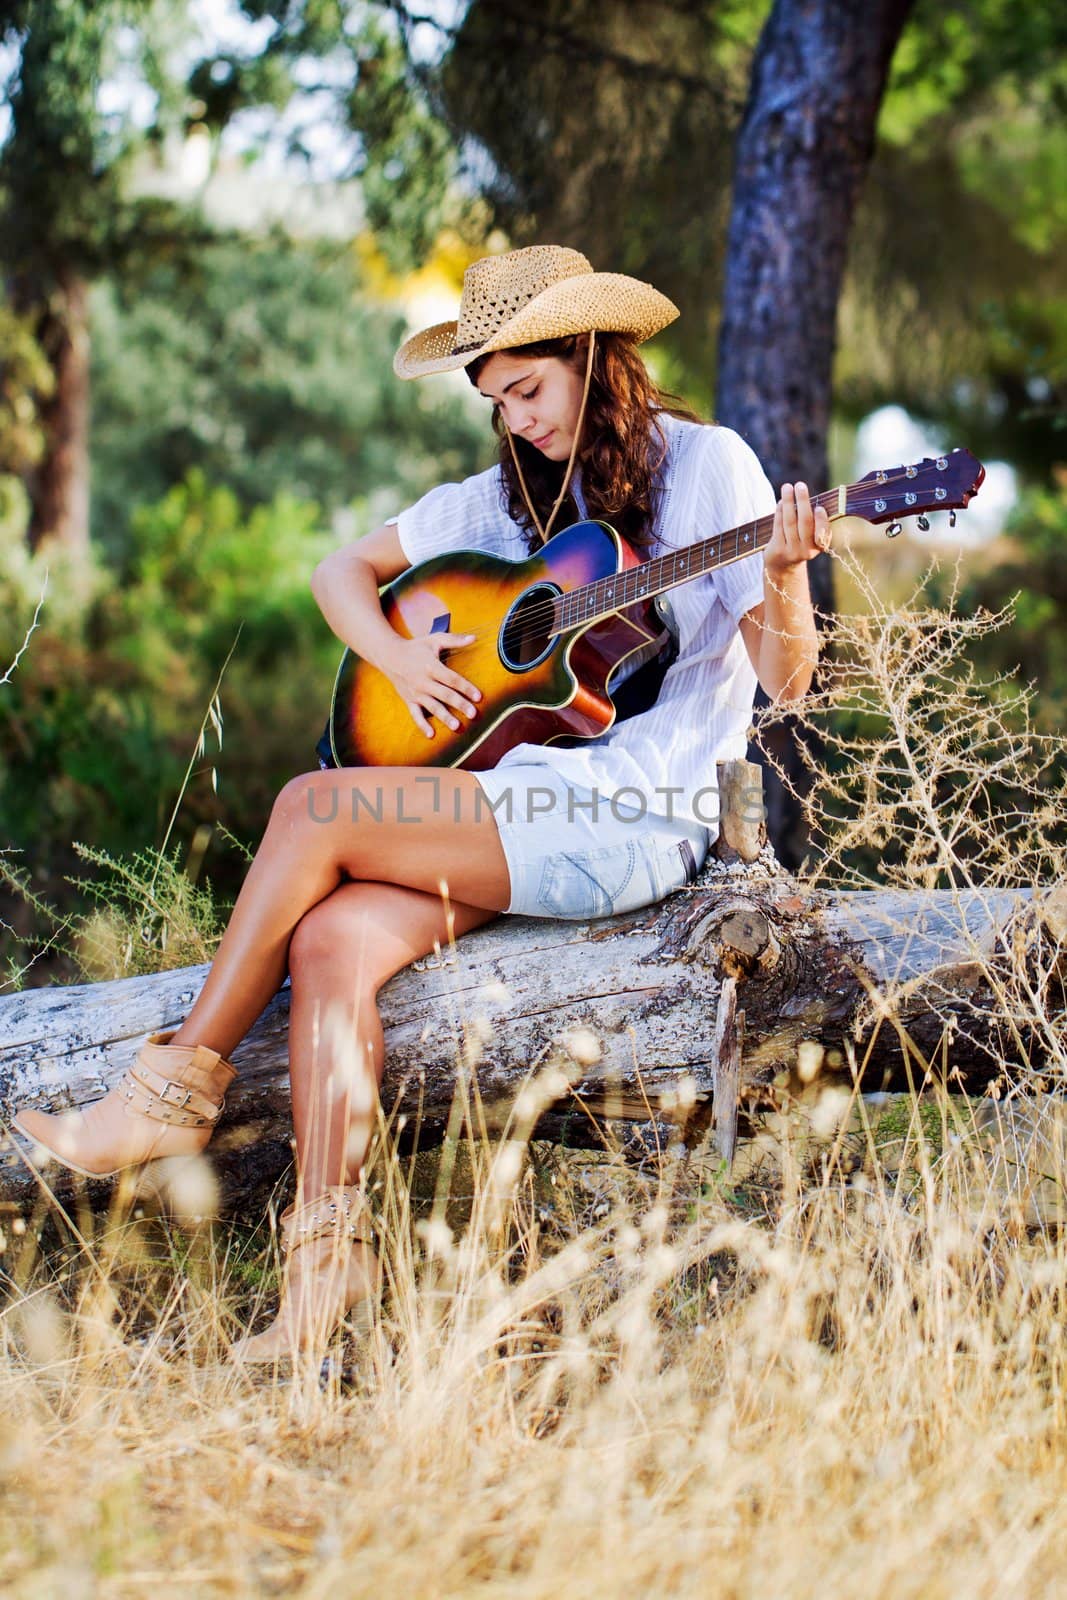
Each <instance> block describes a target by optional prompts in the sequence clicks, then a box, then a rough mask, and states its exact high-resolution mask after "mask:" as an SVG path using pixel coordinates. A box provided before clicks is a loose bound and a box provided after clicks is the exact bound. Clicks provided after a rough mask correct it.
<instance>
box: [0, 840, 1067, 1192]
mask: <svg viewBox="0 0 1067 1600" xmlns="http://www.w3.org/2000/svg"><path fill="white" fill-rule="evenodd" d="M722 831H723V840H722V843H721V852H720V854H719V855H718V856H717V857H716V858H714V859H709V863H708V864H707V865H706V867H705V869H704V871H703V872H702V873H701V875H700V877H699V878H698V879H697V880H696V882H695V883H694V884H692V885H691V886H690V887H688V888H687V889H683V890H680V891H678V892H676V893H675V894H673V895H671V896H669V897H668V898H667V900H665V901H663V902H661V903H660V904H658V905H656V906H652V907H650V908H647V909H646V910H645V911H643V912H639V913H636V914H629V915H624V916H620V917H614V918H604V919H601V920H598V921H593V922H589V923H585V924H578V923H571V922H549V921H546V920H541V919H527V918H518V917H502V918H499V919H498V920H497V921H495V922H493V923H490V924H489V925H487V926H486V927H484V928H481V929H478V930H476V932H474V933H473V934H471V935H468V936H467V937H466V938H464V939H462V940H461V941H460V943H459V945H458V946H455V947H452V948H449V949H447V950H444V951H443V952H440V953H438V954H435V955H434V956H431V957H428V958H426V959H424V960H422V961H418V962H416V963H414V964H413V966H411V967H409V968H407V969H405V970H404V971H403V972H401V973H399V974H398V975H397V976H396V977H395V978H394V979H393V980H392V981H391V982H390V983H389V984H387V985H386V986H385V988H384V989H383V990H382V993H381V1000H380V1003H381V1013H382V1021H383V1025H384V1029H385V1038H386V1046H387V1066H386V1071H385V1077H384V1080H383V1083H382V1089H381V1100H382V1106H383V1110H384V1112H385V1113H386V1115H387V1117H389V1118H390V1119H391V1121H392V1126H393V1127H394V1130H395V1131H396V1132H397V1133H398V1135H400V1136H401V1138H402V1139H404V1140H413V1139H415V1138H418V1139H419V1140H420V1141H421V1142H432V1141H433V1140H435V1139H440V1137H441V1136H442V1134H443V1133H444V1132H445V1130H446V1129H447V1128H448V1126H449V1117H450V1113H451V1112H452V1111H453V1105H454V1100H455V1097H456V1095H457V1093H458V1095H459V1097H460V1105H461V1109H462V1110H463V1114H464V1115H465V1116H466V1117H467V1118H468V1120H469V1122H470V1125H471V1126H472V1127H474V1128H476V1129H477V1128H481V1127H484V1128H486V1129H488V1130H490V1131H494V1130H496V1131H499V1130H501V1129H503V1128H504V1127H505V1126H506V1125H507V1124H508V1120H509V1118H511V1119H513V1120H517V1122H518V1123H520V1124H521V1125H522V1131H524V1132H527V1133H529V1132H532V1134H533V1136H535V1137H550V1138H555V1139H557V1140H560V1141H564V1142H567V1143H570V1144H573V1145H581V1144H590V1143H600V1142H601V1141H602V1139H603V1136H604V1125H605V1123H608V1124H612V1125H615V1126H617V1125H619V1124H627V1123H630V1124H644V1125H647V1124H651V1125H652V1129H653V1135H654V1138H655V1139H660V1138H661V1137H662V1136H667V1137H670V1136H678V1135H680V1136H681V1137H683V1138H685V1139H686V1140H688V1141H692V1140H695V1139H697V1138H699V1137H701V1136H702V1135H703V1133H704V1132H705V1131H706V1130H707V1128H708V1127H709V1125H711V1123H712V1121H713V1119H714V1120H715V1121H716V1122H717V1129H716V1134H717V1141H718V1144H719V1148H720V1150H721V1151H722V1153H723V1154H724V1156H726V1158H727V1159H729V1157H730V1155H731V1154H732V1150H733V1144H734V1140H735V1137H736V1119H737V1112H738V1107H739V1105H747V1106H755V1107H758V1106H759V1105H760V1104H772V1103H774V1100H775V1093H776V1090H778V1089H780V1088H781V1087H782V1086H783V1085H785V1084H787V1083H788V1081H790V1080H793V1081H798V1080H799V1081H800V1082H804V1083H807V1082H809V1081H810V1080H811V1078H812V1077H814V1076H815V1075H816V1074H817V1073H824V1074H827V1075H831V1076H832V1075H834V1074H844V1075H846V1076H847V1077H848V1078H849V1080H850V1081H851V1078H852V1076H853V1075H856V1076H858V1077H859V1079H860V1082H861V1086H862V1087H863V1088H864V1089H871V1090H887V1089H894V1088H906V1087H908V1085H909V1083H912V1082H914V1081H915V1079H916V1076H917V1075H918V1076H920V1077H921V1074H922V1070H923V1067H922V1064H923V1063H934V1064H935V1067H936V1070H937V1071H938V1072H940V1073H942V1074H943V1075H946V1076H949V1075H950V1076H951V1079H952V1082H953V1083H954V1084H955V1086H957V1087H960V1088H967V1089H968V1090H981V1089H982V1088H984V1087H985V1086H987V1085H988V1084H989V1083H990V1081H991V1080H993V1079H995V1078H997V1077H998V1076H1000V1075H1001V1074H1002V1073H1003V1072H1005V1071H1006V1070H1009V1069H1010V1068H1011V1066H1012V1065H1015V1066H1022V1065H1024V1064H1025V1065H1027V1066H1029V1067H1030V1068H1035V1067H1036V1066H1038V1065H1039V1064H1040V1061H1041V1059H1043V1057H1042V1054H1041V1053H1042V1051H1044V1052H1045V1053H1046V1054H1047V1037H1044V1038H1043V1036H1041V1035H1040V1034H1038V1033H1036V1032H1035V1030H1033V1029H1029V1028H1028V1027H1027V1026H1026V1025H1025V1023H1024V1022H1023V1021H1020V1018H1021V1017H1023V1016H1024V1015H1025V1007H1022V1008H1014V1009H1013V1006H1012V1005H1011V1004H1010V1003H1007V1001H1006V990H1005V987H1004V986H1005V985H1006V984H1009V983H1011V982H1017V981H1018V980H1019V977H1020V974H1022V976H1023V978H1024V979H1025V981H1027V982H1030V983H1031V984H1034V983H1040V984H1043V985H1044V986H1045V990H1046V991H1047V989H1048V986H1049V985H1050V984H1053V983H1058V985H1059V988H1058V992H1057V995H1056V996H1055V997H1053V998H1054V1000H1055V1003H1056V1005H1057V1006H1058V1013H1057V1014H1058V1015H1060V1016H1062V1015H1063V1009H1064V1007H1063V975H1062V974H1063V969H1062V966H1061V964H1060V961H1059V952H1060V950H1061V948H1062V945H1063V934H1064V929H1065V926H1067V902H1065V895H1067V889H1065V888H1064V887H1063V886H1061V887H1060V888H1059V889H1056V890H1053V891H1047V890H1045V889H1042V888H1038V889H1037V890H1035V891H1028V890H1010V891H1009V890H999V891H996V892H991V893H989V894H982V893H979V892H974V891H937V892H918V891H916V892H908V893H903V892H899V891H888V890H887V891H864V892H837V893H834V892H826V891H816V890H814V889H812V888H811V887H810V886H806V885H805V884H804V883H803V882H800V881H797V880H795V879H793V878H791V877H790V876H789V875H787V874H786V873H785V872H784V871H783V870H782V869H781V868H780V867H779V866H778V864H777V863H776V862H775V860H774V858H773V856H772V855H771V854H770V852H769V849H768V848H767V847H766V845H765V844H764V845H762V846H761V843H760V839H759V838H758V837H756V836H754V835H753V834H752V831H751V829H749V830H748V831H747V832H746V831H745V830H744V829H742V830H741V831H740V832H739V833H735V832H734V831H733V830H732V828H731V827H730V826H728V825H726V823H725V821H724V826H723V830H722ZM731 839H733V841H734V842H733V843H731V842H730V841H731ZM738 843H740V846H741V848H740V849H739V848H738V847H737V846H738ZM753 852H757V853H756V854H755V855H754V857H753ZM746 856H747V857H748V858H749V859H745V857H746ZM207 970H208V969H207V967H206V966H204V967H190V968H184V969H180V970H177V971H171V972H163V973H159V974H156V975H152V976H149V977H139V978H128V979H122V980H119V981H117V982H111V983H99V984H91V985H83V986H76V987H59V988H51V989H43V990H30V991H26V992H23V993H20V994H15V995H11V996H8V997H5V998H0V1113H2V1115H3V1116H4V1118H5V1121H6V1119H7V1118H8V1117H9V1116H10V1112H11V1109H12V1107H13V1106H14V1105H16V1104H18V1103H20V1102H24V1101H29V1102H32V1103H34V1104H41V1105H43V1106H46V1107H48V1108H52V1109H54V1108H56V1107H60V1106H78V1105H81V1104H84V1103H86V1102H88V1101H90V1100H92V1099H94V1098H96V1097H97V1096H98V1095H100V1094H102V1093H103V1092H105V1090H106V1089H107V1087H108V1086H109V1085H110V1084H111V1083H112V1082H113V1081H114V1080H115V1079H116V1078H117V1077H118V1076H119V1075H120V1074H121V1073H122V1071H123V1070H124V1069H125V1067H126V1066H127V1065H128V1063H129V1062H130V1061H131V1060H132V1058H133V1056H134V1055H135V1053H136V1051H137V1048H138V1046H139V1044H140V1042H141V1040H142V1039H143V1037H144V1035H145V1034H146V1033H148V1032H150V1031H152V1030H155V1029H159V1028H166V1027H174V1026H176V1025H177V1023H178V1022H179V1021H180V1020H181V1019H182V1018H183V1017H184V1016H185V1015H186V1013H187V1012H188V1010H189V1007H190V1005H191V1004H192V1002H193V1000H194V999H195V997H196V995H197V993H198V991H199V989H200V986H201V984H202V982H203V980H204V977H205V975H206V972H207ZM1044 998H1045V999H1047V998H1048V995H1047V993H1046V994H1045V996H1044ZM288 999H289V990H288V985H286V987H285V988H283V989H282V990H281V991H280V992H279V994H278V995H277V996H276V997H275V999H274V1000H273V1001H272V1002H271V1004H270V1005H269V1006H268V1007H267V1009H266V1010H265V1011H264V1013H263V1015H262V1016H261V1018H260V1019H259V1021H258V1022H257V1024H256V1026H255V1027H254V1028H253V1029H252V1030H251V1032H250V1033H249V1034H248V1036H247V1037H246V1038H245V1040H244V1041H243V1042H242V1044H241V1045H240V1046H239V1048H238V1049H237V1050H236V1051H234V1052H233V1061H234V1064H235V1066H236V1067H237V1068H238V1071H239V1078H238V1081H237V1083H236V1085H235V1086H234V1089H233V1090H232V1091H231V1094H230V1096H229V1103H228V1106H227V1110H226V1114H225V1118H224V1122H223V1125H222V1126H221V1128H220V1130H219V1132H218V1134H217V1135H216V1138H215V1141H214V1143H213V1145H212V1147H211V1148H212V1154H213V1157H214V1159H215V1163H216V1166H217V1167H218V1168H219V1170H220V1172H221V1174H222V1177H223V1181H224V1184H225V1187H226V1188H227V1189H228V1190H229V1191H231V1192H234V1193H244V1192H248V1191H251V1190H252V1189H254V1188H256V1187H258V1186H259V1185H260V1184H262V1183H267V1182H270V1181H273V1179H274V1178H276V1176H277V1174H278V1172H279V1171H280V1170H281V1168H283V1167H284V1166H285V1165H286V1164H287V1162H288V1161H289V1159H290V1145H289V1140H290V1115H289V1092H288V1077H287V1050H286V1035H287V1019H288ZM452 1127H453V1132H454V1131H455V1127H456V1124H455V1120H453V1124H452ZM32 1181H33V1180H32V1177H31V1175H30V1173H29V1170H28V1167H27V1165H26V1161H25V1152H24V1150H23V1149H22V1148H21V1142H20V1141H19V1140H18V1139H17V1138H16V1137H15V1136H14V1135H13V1134H10V1133H9V1134H8V1136H7V1137H6V1138H5V1140H4V1145H3V1149H2V1150H0V1198H9V1199H14V1198H17V1197H19V1196H20V1195H23V1194H25V1193H27V1192H28V1191H29V1189H30V1187H31V1185H32Z"/></svg>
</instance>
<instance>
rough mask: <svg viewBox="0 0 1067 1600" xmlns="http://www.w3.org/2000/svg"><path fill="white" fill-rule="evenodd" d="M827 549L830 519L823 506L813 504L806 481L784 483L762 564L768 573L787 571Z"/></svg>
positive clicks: (828, 545)
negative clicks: (813, 505)
mask: <svg viewBox="0 0 1067 1600" xmlns="http://www.w3.org/2000/svg"><path fill="white" fill-rule="evenodd" d="M829 548H830V518H829V517H828V516H827V514H826V508H825V507H824V506H816V507H814V508H813V507H812V504H811V496H810V495H809V493H808V486H807V484H806V483H797V484H792V483H783V484H782V498H781V499H780V500H779V502H778V504H777V506H776V507H775V512H774V529H773V531H772V533H771V542H770V544H768V546H767V548H766V550H765V551H764V554H763V564H764V567H765V568H766V569H767V570H768V571H769V572H777V573H783V572H787V571H788V570H789V569H790V568H791V567H801V566H803V565H804V563H805V562H806V561H811V560H812V559H813V558H814V557H815V556H817V555H821V554H822V552H823V551H824V550H829Z"/></svg>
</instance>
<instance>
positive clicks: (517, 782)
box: [474, 763, 711, 921]
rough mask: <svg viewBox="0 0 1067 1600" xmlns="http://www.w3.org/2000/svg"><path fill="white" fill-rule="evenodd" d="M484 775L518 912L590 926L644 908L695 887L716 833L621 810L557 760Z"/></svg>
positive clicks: (515, 912) (479, 774) (512, 903)
mask: <svg viewBox="0 0 1067 1600" xmlns="http://www.w3.org/2000/svg"><path fill="white" fill-rule="evenodd" d="M474 776H475V777H476V778H477V779H478V782H479V783H480V784H481V787H482V789H483V791H484V792H485V795H486V797H487V801H488V803H489V805H490V806H491V807H492V809H493V814H494V816H495V818H496V824H497V828H498V829H499V831H500V842H501V844H502V845H503V847H504V854H505V856H506V857H507V863H508V871H509V872H510V874H511V901H510V903H509V905H508V908H507V909H508V912H509V913H511V914H512V915H514V916H521V917H563V918H571V919H573V920H575V921H585V920H586V919H587V918H589V917H611V916H616V915H617V914H618V913H619V912H622V911H636V910H638V909H639V907H641V906H648V905H654V904H655V902H656V901H657V900H662V899H663V897H664V895H667V894H670V893H671V891H672V890H674V889H681V888H684V887H685V885H686V884H687V883H692V881H693V879H694V878H695V877H696V875H697V873H698V872H699V871H700V869H701V867H702V866H703V865H704V858H705V856H706V855H707V853H708V848H709V845H710V842H711V835H710V833H709V831H708V829H707V828H705V827H702V826H701V825H700V823H698V822H689V821H686V820H684V819H682V818H677V817H676V818H673V819H671V818H668V817H665V816H660V815H656V814H654V813H652V812H648V811H643V810H638V809H636V808H635V807H634V805H633V803H632V801H631V802H630V805H629V807H628V808H627V807H626V806H623V804H622V803H621V801H620V803H619V804H618V805H616V804H615V803H614V798H613V796H612V795H611V794H608V793H605V792H603V791H598V792H597V793H596V794H594V792H593V791H592V790H591V789H587V788H583V787H582V786H581V785H578V784H574V783H569V782H568V781H567V779H565V778H563V777H561V776H560V775H559V773H558V772H556V770H555V769H554V768H553V767H551V766H549V765H548V764H547V763H546V764H544V765H537V764H534V763H531V764H530V765H528V766H527V765H519V764H516V765H514V766H507V765H505V766H503V767H492V768H490V769H489V770H488V771H487V772H476V773H475V774H474ZM624 792H625V793H626V794H628V795H632V794H633V790H627V791H621V790H620V794H622V793H624Z"/></svg>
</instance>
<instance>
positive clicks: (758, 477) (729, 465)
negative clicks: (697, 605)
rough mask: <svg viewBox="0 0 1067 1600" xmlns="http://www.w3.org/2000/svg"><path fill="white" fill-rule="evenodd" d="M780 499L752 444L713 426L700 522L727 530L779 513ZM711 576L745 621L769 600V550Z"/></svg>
mask: <svg viewBox="0 0 1067 1600" xmlns="http://www.w3.org/2000/svg"><path fill="white" fill-rule="evenodd" d="M776 504H777V496H776V494H775V492H774V490H773V489H772V488H771V485H770V483H769V481H768V479H767V475H766V473H765V472H764V470H763V468H762V467H761V466H760V464H759V459H758V457H757V456H756V452H755V451H754V450H753V449H752V448H751V446H750V445H748V444H746V443H745V441H744V439H742V437H741V435H740V434H739V433H734V432H733V430H732V429H731V428H709V429H708V430H707V438H706V441H705V444H704V459H703V462H702V464H701V473H700V491H699V495H698V521H699V523H700V525H701V526H702V527H704V528H707V529H708V530H709V531H710V532H711V533H725V532H726V531H727V529H730V528H740V527H743V526H744V524H745V523H746V522H755V521H756V520H757V519H758V518H760V517H765V516H770V515H773V513H774V508H775V505H776ZM711 580H712V583H713V584H714V586H715V590H716V592H717V593H718V595H719V598H720V599H721V600H722V603H723V605H724V606H725V607H726V610H727V611H728V612H729V614H730V616H731V617H732V618H733V620H734V622H740V620H741V618H742V617H743V616H744V615H745V612H746V611H751V610H752V608H753V606H758V605H759V604H760V602H761V601H762V599H763V551H762V550H754V551H753V552H752V554H751V555H750V556H744V557H742V559H741V560H740V561H731V562H730V564H729V565H728V566H725V567H717V568H716V569H715V570H714V571H713V572H712V573H711Z"/></svg>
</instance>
